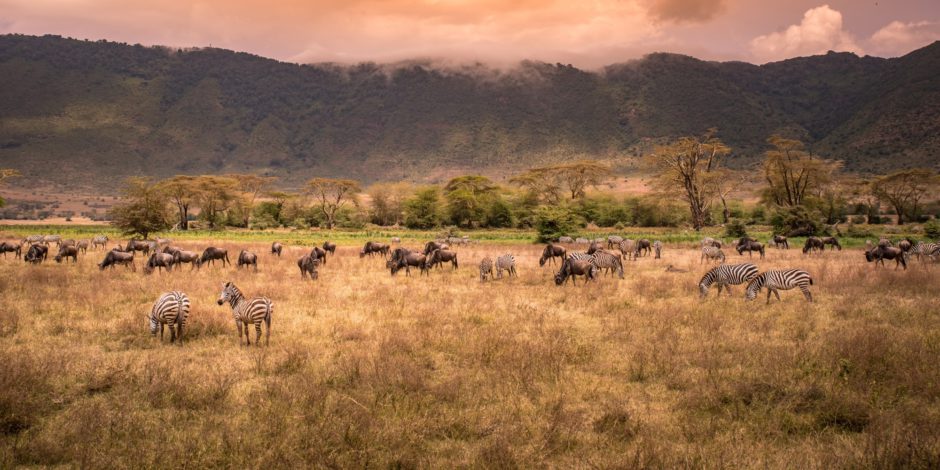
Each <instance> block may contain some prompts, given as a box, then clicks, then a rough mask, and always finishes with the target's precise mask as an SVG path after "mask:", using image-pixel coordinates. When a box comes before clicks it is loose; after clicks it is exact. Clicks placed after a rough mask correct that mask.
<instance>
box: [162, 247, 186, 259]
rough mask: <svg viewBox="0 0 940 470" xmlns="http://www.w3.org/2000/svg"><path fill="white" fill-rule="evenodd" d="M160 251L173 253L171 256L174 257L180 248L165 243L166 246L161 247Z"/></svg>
mask: <svg viewBox="0 0 940 470" xmlns="http://www.w3.org/2000/svg"><path fill="white" fill-rule="evenodd" d="M161 251H162V252H163V253H166V254H168V255H173V257H174V258H175V257H176V254H177V253H179V252H180V251H182V249H181V248H179V247H177V246H172V245H167V246H165V247H163V250H161Z"/></svg>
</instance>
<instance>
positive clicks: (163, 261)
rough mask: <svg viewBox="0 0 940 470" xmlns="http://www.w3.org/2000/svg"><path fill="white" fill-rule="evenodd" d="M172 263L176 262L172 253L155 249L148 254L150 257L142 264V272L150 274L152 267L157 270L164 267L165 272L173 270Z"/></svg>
mask: <svg viewBox="0 0 940 470" xmlns="http://www.w3.org/2000/svg"><path fill="white" fill-rule="evenodd" d="M174 264H176V260H175V259H174V258H173V255H171V254H169V253H160V252H156V251H155V252H153V253H151V254H150V258H148V259H147V262H146V263H145V264H144V274H150V273H152V272H153V270H154V269H157V270H158V271H162V270H163V269H166V270H167V272H169V271H172V270H173V265H174Z"/></svg>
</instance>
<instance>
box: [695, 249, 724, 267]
mask: <svg viewBox="0 0 940 470" xmlns="http://www.w3.org/2000/svg"><path fill="white" fill-rule="evenodd" d="M705 259H708V260H718V264H725V253H724V252H723V251H721V248H718V247H715V246H711V245H707V246H703V247H702V257H701V259H700V260H699V264H702V263H703V262H704V261H705Z"/></svg>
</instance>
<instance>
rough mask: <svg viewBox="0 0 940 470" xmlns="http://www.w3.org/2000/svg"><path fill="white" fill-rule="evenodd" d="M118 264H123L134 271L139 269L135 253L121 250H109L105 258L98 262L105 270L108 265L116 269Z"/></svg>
mask: <svg viewBox="0 0 940 470" xmlns="http://www.w3.org/2000/svg"><path fill="white" fill-rule="evenodd" d="M118 264H123V265H124V267H125V268H131V269H132V270H133V271H137V265H135V264H134V253H131V252H126V251H120V250H111V251H109V252H108V253H107V254H106V255H104V260H103V261H101V262H100V263H98V267H99V268H100V269H101V270H104V268H107V267H108V266H110V267H111V269H114V266H115V265H118Z"/></svg>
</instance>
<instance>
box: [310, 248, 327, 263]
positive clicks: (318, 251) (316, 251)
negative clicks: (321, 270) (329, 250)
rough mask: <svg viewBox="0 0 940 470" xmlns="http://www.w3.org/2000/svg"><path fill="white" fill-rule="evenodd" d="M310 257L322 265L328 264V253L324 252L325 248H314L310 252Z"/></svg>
mask: <svg viewBox="0 0 940 470" xmlns="http://www.w3.org/2000/svg"><path fill="white" fill-rule="evenodd" d="M310 256H312V257H313V259H318V260H320V264H326V251H324V250H323V248H320V247H319V246H315V247H313V248H312V249H311V250H310Z"/></svg>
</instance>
